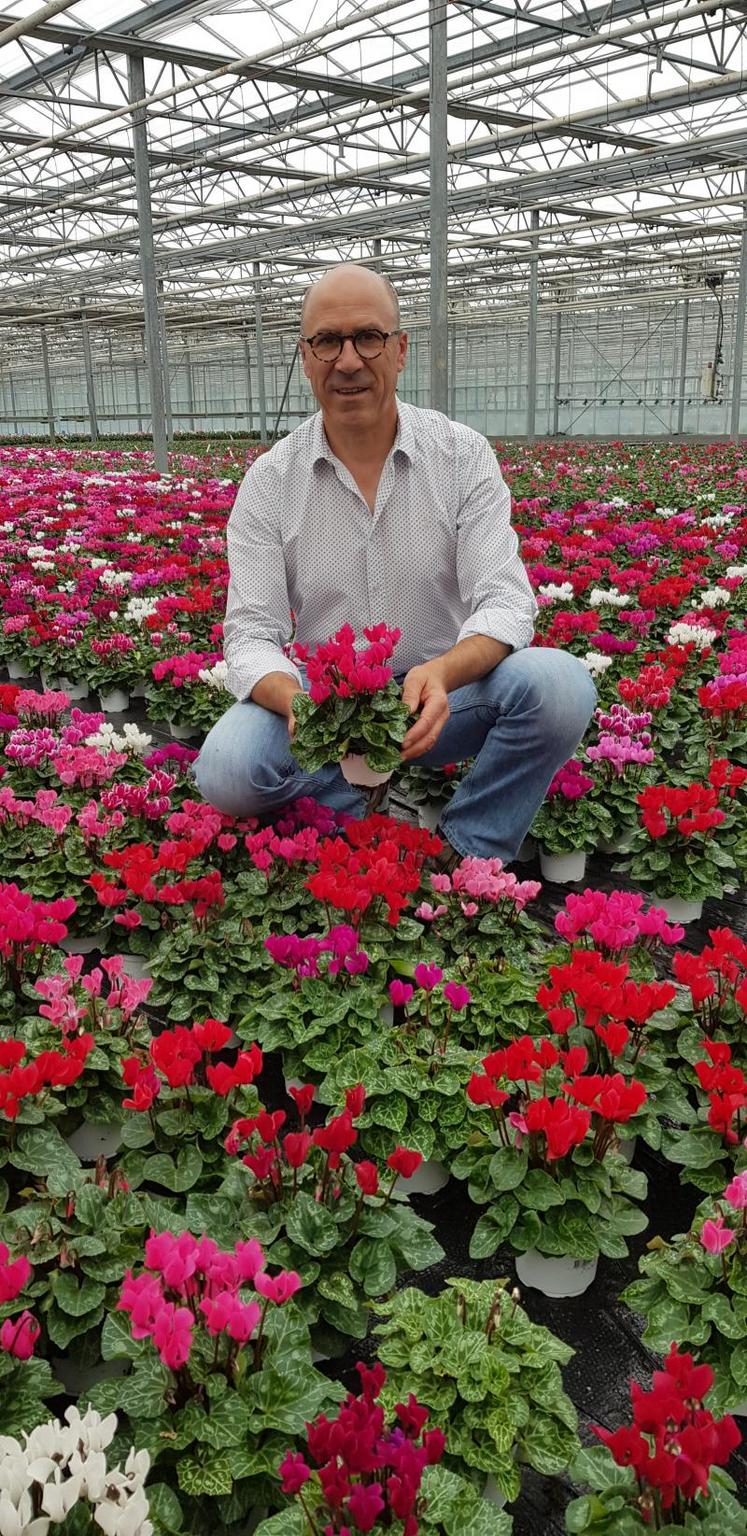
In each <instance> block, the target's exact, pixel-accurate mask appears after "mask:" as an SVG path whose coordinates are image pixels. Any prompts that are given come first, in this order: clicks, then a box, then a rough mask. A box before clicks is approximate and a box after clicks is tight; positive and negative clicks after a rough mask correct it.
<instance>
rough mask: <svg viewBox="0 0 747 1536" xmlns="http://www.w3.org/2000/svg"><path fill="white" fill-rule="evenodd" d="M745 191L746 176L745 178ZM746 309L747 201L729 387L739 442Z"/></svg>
mask: <svg viewBox="0 0 747 1536" xmlns="http://www.w3.org/2000/svg"><path fill="white" fill-rule="evenodd" d="M745 190H746V191H747V176H746V177H745ZM746 309H747V201H745V202H744V204H743V205H742V243H741V246H740V252H739V289H738V291H737V314H736V319H735V321H734V352H733V367H732V378H733V383H732V387H731V436H732V440H733V441H734V442H735V443H738V442H739V438H740V431H739V418H740V413H741V405H742V374H743V371H744V317H745V310H746Z"/></svg>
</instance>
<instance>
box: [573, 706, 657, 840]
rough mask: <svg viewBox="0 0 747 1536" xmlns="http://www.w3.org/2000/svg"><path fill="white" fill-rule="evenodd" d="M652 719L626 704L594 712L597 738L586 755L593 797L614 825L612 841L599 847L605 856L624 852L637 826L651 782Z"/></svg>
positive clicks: (652, 758)
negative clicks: (592, 771)
mask: <svg viewBox="0 0 747 1536" xmlns="http://www.w3.org/2000/svg"><path fill="white" fill-rule="evenodd" d="M652 718H653V716H652V715H651V712H650V711H648V710H647V711H644V712H642V713H640V714H634V713H633V712H632V710H629V709H627V708H626V706H625V705H624V704H613V705H612V706H611V708H610V709H609V710H608V711H605V710H603V709H597V710H595V712H594V722H595V724H596V727H597V732H598V738H597V741H596V743H595V744H594V745H592V746H589V747H587V748H586V754H585V755H586V759H587V761H588V762H590V763H593V764H594V768H595V771H596V779H595V783H594V787H593V789H592V790H591V794H592V798H594V799H596V800H598V801H599V802H600V803H601V804H602V805H603V806H604V808H605V810H607V811H608V812H609V814H610V816H611V817H612V824H613V833H612V838H611V840H610V841H609V842H606V843H602V844H601V845H600V846H601V851H602V852H603V853H619V852H621V851H622V850H623V849H625V847H626V846H627V843H628V839H629V838H630V836H631V835H632V833H633V832H635V829H636V827H637V825H638V803H637V795H638V793H639V791H640V790H641V789H642V787H643V785H644V784H645V783H647V782H648V778H649V773H650V767H651V764H652V763H653V761H654V750H653V747H652V746H651V731H650V725H651V721H652Z"/></svg>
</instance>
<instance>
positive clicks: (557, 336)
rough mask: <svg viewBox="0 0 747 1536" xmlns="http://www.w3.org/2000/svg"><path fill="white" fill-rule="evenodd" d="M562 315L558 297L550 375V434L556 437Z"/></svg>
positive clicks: (558, 411) (558, 419)
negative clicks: (551, 374)
mask: <svg viewBox="0 0 747 1536" xmlns="http://www.w3.org/2000/svg"><path fill="white" fill-rule="evenodd" d="M561 327H562V315H561V313H560V297H558V308H557V310H556V311H555V326H554V339H553V377H552V435H553V437H557V435H558V432H559V430H560V401H559V399H558V395H559V394H560V342H561Z"/></svg>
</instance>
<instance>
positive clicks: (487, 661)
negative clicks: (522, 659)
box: [426, 635, 512, 693]
mask: <svg viewBox="0 0 747 1536" xmlns="http://www.w3.org/2000/svg"><path fill="white" fill-rule="evenodd" d="M511 650H512V647H511V646H510V645H504V644H503V643H502V641H500V640H491V638H490V636H489V635H467V637H466V638H465V639H464V640H458V641H457V643H456V645H453V646H452V647H451V650H450V651H444V654H443V656H436V657H435V658H434V660H433V661H432V662H430V663H426V665H429V666H431V667H437V668H438V672H439V675H440V677H441V681H442V682H443V686H444V688H445V689H446V692H447V693H453V692H454V689H455V688H464V687H465V686H466V684H467V683H474V682H476V681H477V679H478V677H485V675H486V673H488V672H492V670H493V668H494V667H497V666H498V663H499V662H500V661H503V660H505V658H506V656H510V655H511Z"/></svg>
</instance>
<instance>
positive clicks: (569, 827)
mask: <svg viewBox="0 0 747 1536" xmlns="http://www.w3.org/2000/svg"><path fill="white" fill-rule="evenodd" d="M593 788H594V780H593V778H592V776H591V774H589V773H584V769H583V765H582V764H581V763H580V762H579V760H578V759H577V758H571V759H570V761H569V762H567V763H564V764H563V767H562V768H560V769H558V772H557V773H556V774H555V777H554V778H553V779H552V782H551V783H550V785H549V787H548V790H547V794H546V796H545V800H544V802H543V804H542V805H541V806H540V808H539V810H538V812H537V814H536V816H535V818H534V821H533V822H532V825H531V828H530V831H531V834H532V837H535V838H536V839H537V842H538V843H539V851H540V869H541V871H542V875H543V878H544V879H545V880H552V881H554V882H555V883H556V884H558V885H565V884H567V883H568V882H569V881H571V880H583V877H584V871H585V869H586V855H587V853H592V852H593V851H594V849H595V848H598V847H599V845H600V843H602V842H609V841H610V839H611V838H612V834H613V830H614V829H613V823H612V817H611V816H610V813H609V811H608V810H607V809H606V807H605V806H604V805H602V804H601V803H600V801H599V800H597V799H595V798H594V796H593V795H592V794H591V790H593Z"/></svg>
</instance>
